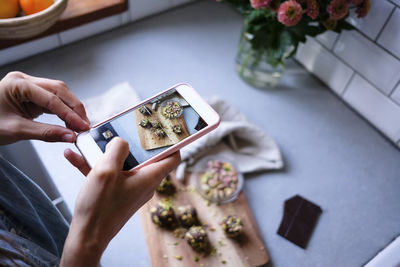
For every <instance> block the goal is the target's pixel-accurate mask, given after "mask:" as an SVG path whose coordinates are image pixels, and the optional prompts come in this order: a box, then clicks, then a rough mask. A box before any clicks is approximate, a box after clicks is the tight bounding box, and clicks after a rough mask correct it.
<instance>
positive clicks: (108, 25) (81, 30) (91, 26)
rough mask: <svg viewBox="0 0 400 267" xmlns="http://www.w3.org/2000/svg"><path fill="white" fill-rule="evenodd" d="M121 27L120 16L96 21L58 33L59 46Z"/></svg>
mask: <svg viewBox="0 0 400 267" xmlns="http://www.w3.org/2000/svg"><path fill="white" fill-rule="evenodd" d="M120 25H121V16H120V15H115V16H111V17H107V18H104V19H100V20H96V21H94V22H91V23H87V24H84V25H82V26H79V27H76V28H72V29H70V30H66V31H63V32H60V33H59V36H60V40H61V44H62V45H66V44H69V43H72V42H75V41H77V40H81V39H83V38H86V37H89V36H93V35H95V34H98V33H101V32H104V31H107V30H111V29H113V28H116V27H118V26H120Z"/></svg>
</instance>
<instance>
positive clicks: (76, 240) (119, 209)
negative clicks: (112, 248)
mask: <svg viewBox="0 0 400 267" xmlns="http://www.w3.org/2000/svg"><path fill="white" fill-rule="evenodd" d="M128 154H129V146H128V143H127V142H125V141H123V140H122V139H121V138H119V137H115V138H114V139H112V140H111V142H110V143H109V144H108V145H107V147H106V152H105V154H104V156H103V157H102V158H101V160H100V161H99V162H98V163H97V164H96V166H95V167H94V168H93V169H92V170H90V167H89V166H88V165H87V164H86V162H85V160H84V159H83V158H82V157H81V156H79V155H78V154H75V153H74V152H72V151H71V150H66V151H65V157H66V158H67V159H68V160H69V161H70V162H71V163H72V164H73V165H74V166H75V167H77V168H78V169H79V170H80V171H81V172H82V173H83V174H84V175H87V179H86V181H85V184H84V186H83V188H82V189H81V191H80V193H79V195H78V198H77V201H76V206H75V211H74V216H73V219H72V223H71V227H70V231H69V233H68V237H67V240H66V243H65V246H64V252H63V255H62V259H61V266H97V265H98V264H99V261H100V257H101V254H102V253H103V251H104V249H105V248H106V247H107V245H108V243H109V242H110V240H111V239H112V238H113V237H114V236H115V235H116V234H117V233H118V232H119V230H120V229H121V228H122V227H123V226H124V224H125V223H126V222H127V221H128V220H129V218H130V217H131V216H132V215H133V214H134V213H135V212H136V211H137V210H138V209H139V208H140V207H141V206H142V205H143V204H144V203H146V202H147V201H148V200H149V199H150V198H151V197H152V196H153V194H154V190H155V189H156V188H157V186H158V185H159V184H160V182H161V180H162V179H163V178H164V177H165V176H167V174H168V173H169V172H171V171H172V170H173V169H174V168H176V167H177V165H178V164H179V162H180V154H179V152H176V153H175V154H173V155H171V156H169V157H168V158H165V159H163V160H161V161H159V162H156V163H153V164H150V165H148V166H145V167H143V168H141V169H139V170H135V171H121V170H122V167H123V164H124V161H125V159H126V157H127V156H128Z"/></svg>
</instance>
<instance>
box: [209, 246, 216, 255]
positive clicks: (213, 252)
mask: <svg viewBox="0 0 400 267" xmlns="http://www.w3.org/2000/svg"><path fill="white" fill-rule="evenodd" d="M215 253H217V249H216V248H215V247H212V249H211V252H210V255H211V256H213V255H215Z"/></svg>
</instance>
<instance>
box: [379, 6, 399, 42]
mask: <svg viewBox="0 0 400 267" xmlns="http://www.w3.org/2000/svg"><path fill="white" fill-rule="evenodd" d="M396 9H397V7H396V6H393V8H392V11H390V14H389V16H388V17H387V18H386V21H385V23H383V26H382V28H381V29H380V31H379V33H378V35H377V36H376V37H375V40H374V43H376V44H378V39H379V37H381V35H382V32H383V31H384V30H385V28H386V25H387V24H388V23H389V21H390V19H391V18H392V16H393V14H394V12H395V11H396Z"/></svg>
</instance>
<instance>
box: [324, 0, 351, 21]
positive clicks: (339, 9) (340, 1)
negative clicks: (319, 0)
mask: <svg viewBox="0 0 400 267" xmlns="http://www.w3.org/2000/svg"><path fill="white" fill-rule="evenodd" d="M326 11H328V13H329V18H330V19H333V20H339V19H342V18H344V17H345V16H346V15H347V13H348V12H349V5H348V3H347V2H346V0H332V1H331V2H330V3H329V5H328V7H327V8H326Z"/></svg>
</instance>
